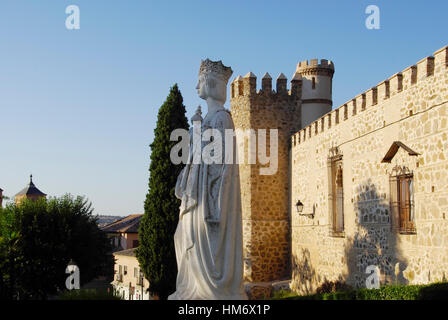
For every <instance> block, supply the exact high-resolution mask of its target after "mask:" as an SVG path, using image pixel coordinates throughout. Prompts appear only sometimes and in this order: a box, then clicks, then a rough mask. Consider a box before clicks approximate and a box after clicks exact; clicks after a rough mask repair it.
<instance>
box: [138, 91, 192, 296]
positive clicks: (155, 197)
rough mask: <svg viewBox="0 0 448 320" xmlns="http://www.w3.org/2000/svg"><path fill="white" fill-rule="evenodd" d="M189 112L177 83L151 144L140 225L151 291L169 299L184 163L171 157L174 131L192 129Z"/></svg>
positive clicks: (141, 257)
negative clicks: (179, 180)
mask: <svg viewBox="0 0 448 320" xmlns="http://www.w3.org/2000/svg"><path fill="white" fill-rule="evenodd" d="M185 112H186V111H185V106H184V105H183V98H182V95H181V93H180V91H179V88H178V87H177V84H175V85H174V86H173V87H172V88H171V90H170V93H169V95H168V97H167V99H166V101H165V103H164V104H163V105H162V106H161V107H160V109H159V113H158V117H157V126H156V128H155V130H154V141H153V143H152V144H151V164H150V167H149V191H148V193H147V195H146V200H145V214H144V216H143V218H142V221H141V223H140V229H139V240H140V245H139V247H138V249H137V259H138V261H139V263H140V266H141V268H142V270H143V273H144V275H145V277H146V279H148V280H149V292H150V293H151V294H153V295H157V296H158V297H159V298H160V299H166V298H167V297H168V295H169V294H171V293H173V292H174V291H175V289H176V276H177V264H176V254H175V250H174V232H175V231H176V226H177V222H178V218H179V206H180V200H178V199H177V198H176V196H175V195H174V188H175V186H176V180H177V176H178V175H179V173H180V172H181V170H182V168H183V164H178V165H175V164H173V163H172V162H171V160H170V151H171V148H172V147H173V146H174V145H175V144H176V143H177V142H176V141H170V135H171V132H172V131H173V130H175V129H178V128H179V129H180V128H181V129H186V130H188V128H189V125H188V120H187V118H186V117H185Z"/></svg>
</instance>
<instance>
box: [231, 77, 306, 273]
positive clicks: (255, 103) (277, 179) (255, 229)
mask: <svg viewBox="0 0 448 320" xmlns="http://www.w3.org/2000/svg"><path fill="white" fill-rule="evenodd" d="M271 81H272V79H271V78H270V76H269V75H266V76H265V77H264V78H263V80H262V89H261V90H260V91H258V92H257V90H256V78H255V76H254V75H253V74H251V73H249V74H248V75H247V76H246V77H244V78H241V77H238V78H237V79H236V80H235V81H233V82H232V84H231V102H230V103H231V113H232V118H233V121H234V124H235V128H236V129H242V130H245V129H254V130H255V131H254V132H255V134H257V132H258V129H267V131H268V132H269V129H278V154H279V157H278V170H277V173H276V174H274V175H262V174H260V168H262V167H268V166H267V165H265V166H263V165H261V164H260V161H259V159H258V158H257V159H256V163H253V164H250V163H248V161H247V160H248V151H249V148H248V146H247V145H246V147H245V148H244V150H245V152H244V154H245V158H244V159H246V163H243V164H240V180H241V198H242V210H243V246H244V251H243V252H244V253H243V254H244V278H245V280H247V281H250V282H267V281H273V280H277V279H281V278H287V277H288V276H289V274H290V237H289V230H290V224H289V212H288V209H289V208H288V203H289V202H288V179H289V175H288V165H289V159H288V146H289V138H290V136H291V134H292V133H293V132H296V131H297V130H298V129H299V127H298V124H299V123H300V116H299V115H300V89H301V81H300V80H294V79H293V81H292V82H291V90H287V79H286V78H285V77H284V76H281V77H280V78H279V79H278V80H277V88H276V91H273V90H272V84H271ZM245 140H246V139H245V138H244V136H243V135H241V134H238V133H237V141H238V143H244V141H245ZM266 141H267V150H270V148H271V146H270V143H269V141H270V136H269V133H267V138H266ZM246 144H247V140H246ZM268 154H269V152H268Z"/></svg>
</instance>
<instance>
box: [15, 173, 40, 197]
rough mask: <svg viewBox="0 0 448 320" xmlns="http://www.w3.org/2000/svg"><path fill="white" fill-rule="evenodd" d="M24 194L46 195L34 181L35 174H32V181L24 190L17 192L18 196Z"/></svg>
mask: <svg viewBox="0 0 448 320" xmlns="http://www.w3.org/2000/svg"><path fill="white" fill-rule="evenodd" d="M22 195H26V196H46V194H45V193H43V192H42V191H40V190H39V189H37V188H36V186H35V185H34V183H33V176H32V175H31V176H30V183H29V184H28V185H27V186H26V187H25V188H24V189H23V190H22V191H20V192H19V193H18V194H16V196H22Z"/></svg>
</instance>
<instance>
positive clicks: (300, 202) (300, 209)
mask: <svg viewBox="0 0 448 320" xmlns="http://www.w3.org/2000/svg"><path fill="white" fill-rule="evenodd" d="M303 207H304V205H303V203H302V201H300V200H297V202H296V209H297V212H298V213H299V216H307V217H310V218H311V219H314V214H315V211H316V207H315V206H314V205H313V212H312V213H302V212H303Z"/></svg>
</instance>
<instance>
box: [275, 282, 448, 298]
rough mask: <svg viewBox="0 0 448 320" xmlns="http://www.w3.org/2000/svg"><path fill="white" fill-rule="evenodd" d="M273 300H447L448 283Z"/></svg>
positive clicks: (277, 296)
mask: <svg viewBox="0 0 448 320" xmlns="http://www.w3.org/2000/svg"><path fill="white" fill-rule="evenodd" d="M273 299H274V300H279V299H282V300H448V282H438V283H432V284H427V285H408V286H400V285H391V286H384V287H381V288H380V289H366V288H363V289H358V290H350V291H340V292H331V293H322V294H313V295H307V296H291V294H288V293H280V294H277V295H276V296H274V297H273Z"/></svg>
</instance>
